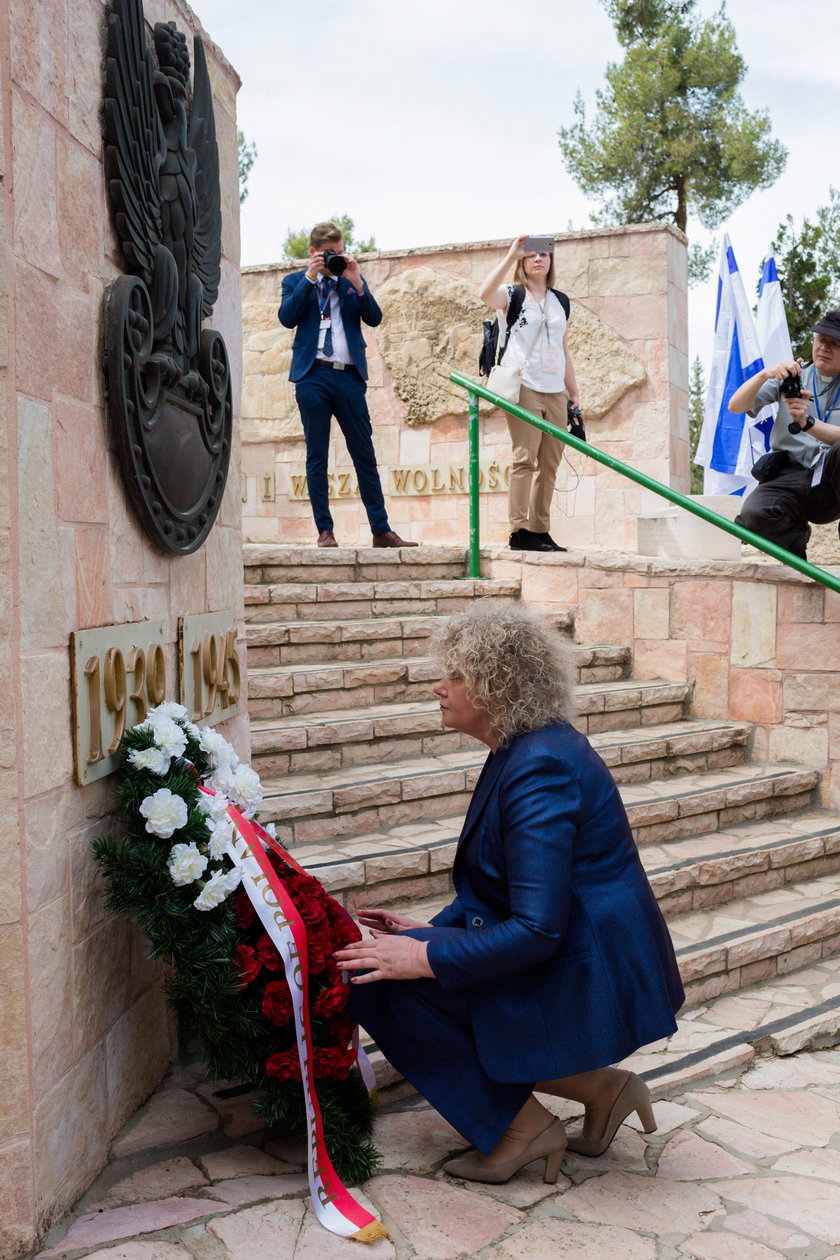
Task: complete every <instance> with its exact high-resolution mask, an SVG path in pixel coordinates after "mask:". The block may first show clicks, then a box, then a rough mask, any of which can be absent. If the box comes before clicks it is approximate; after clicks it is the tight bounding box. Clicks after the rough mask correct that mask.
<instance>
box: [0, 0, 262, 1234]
mask: <svg viewBox="0 0 840 1260" xmlns="http://www.w3.org/2000/svg"><path fill="white" fill-rule="evenodd" d="M107 12H108V8H107V6H106V4H104V3H102V2H101V0H74V2H73V3H72V4H65V3H58V0H45V2H44V3H38V4H33V3H31V0H10V3H9V4H8V5H6V6H5V16H4V19H3V20H2V22H0V91H2V109H0V175H2V190H1V191H0V239H1V240H2V242H3V244H2V249H0V449H2V458H0V606H2V617H0V789H1V790H2V803H3V808H2V820H0V856H1V857H2V868H3V878H2V881H0V976H2V979H0V985H1V986H2V991H3V995H4V1000H3V1006H2V1010H0V1047H1V1048H2V1056H0V1057H2V1062H3V1073H4V1081H3V1090H2V1096H1V1097H0V1255H2V1256H14V1255H18V1254H19V1253H20V1252H21V1251H23V1250H25V1249H26V1248H28V1247H30V1246H31V1245H32V1244H33V1242H34V1241H35V1240H36V1239H37V1237H38V1236H39V1234H40V1233H41V1232H42V1230H43V1229H44V1227H45V1226H46V1225H48V1224H49V1223H50V1221H51V1220H52V1219H54V1217H55V1216H56V1215H57V1214H60V1212H61V1211H63V1210H64V1209H66V1208H67V1207H68V1206H69V1205H70V1204H71V1203H72V1202H73V1200H74V1199H75V1198H76V1197H77V1196H78V1194H79V1193H80V1192H81V1191H82V1190H83V1189H84V1188H85V1186H86V1185H87V1184H88V1183H89V1182H90V1180H91V1179H92V1177H93V1176H95V1174H96V1173H97V1171H98V1169H99V1168H100V1166H101V1165H102V1163H103V1161H104V1159H105V1156H106V1151H107V1146H108V1142H109V1140H110V1139H111V1137H112V1136H113V1135H114V1134H115V1133H116V1132H117V1131H118V1130H119V1128H120V1126H121V1125H122V1124H123V1123H124V1122H125V1120H126V1118H127V1117H128V1116H129V1115H130V1114H131V1112H132V1111H133V1109H134V1108H136V1107H137V1106H138V1104H139V1103H140V1102H141V1101H142V1100H143V1099H144V1098H145V1097H146V1096H147V1095H148V1094H149V1093H150V1092H151V1090H152V1089H153V1088H154V1087H155V1085H156V1084H157V1082H158V1080H159V1079H160V1076H161V1074H162V1071H163V1070H164V1068H165V1066H166V1065H167V1063H168V1061H169V1059H170V1057H171V1054H172V1051H173V1030H172V1026H171V1021H170V1017H169V1015H168V1013H167V1009H166V1005H165V1001H164V998H163V994H162V989H161V968H160V966H159V965H157V964H155V963H153V962H151V961H150V960H149V958H148V954H147V948H146V944H145V940H144V938H143V936H142V934H141V933H140V932H139V931H137V930H135V929H133V928H131V927H130V926H129V925H128V924H127V923H126V922H125V921H123V920H122V919H118V918H116V917H114V916H113V915H111V914H109V913H107V912H106V910H105V908H104V905H103V895H102V886H101V883H100V880H99V877H98V874H97V871H96V868H95V866H94V863H93V860H92V857H91V841H92V839H93V838H94V837H95V836H96V835H98V834H101V833H103V832H106V831H108V830H110V829H111V828H112V826H113V821H112V819H111V818H110V817H109V815H110V813H111V810H112V808H113V799H114V798H113V790H114V780H113V777H110V778H105V779H102V780H100V781H98V782H95V783H91V784H90V785H89V786H88V787H84V788H82V787H79V786H77V784H76V782H75V779H74V767H73V747H72V738H71V731H72V721H71V691H70V655H69V638H70V635H71V633H72V632H74V631H78V630H82V629H85V628H88V627H93V626H100V625H114V624H119V623H124V622H132V621H139V620H145V619H161V620H162V621H163V623H164V651H165V655H166V665H167V673H168V676H169V678H170V679H171V684H170V698H177V685H176V677H177V662H176V659H175V642H176V635H177V625H178V618H179V617H182V616H185V615H188V614H194V613H204V612H208V611H211V610H216V609H232V610H234V614H235V617H241V603H242V569H241V562H240V481H239V452H238V445H237V447H236V449H235V450H234V453H233V459H232V461H231V471H230V476H229V481H228V489H227V493H226V495H225V500H224V503H223V506H222V510H221V513H220V515H219V517H218V520H217V523H216V525H215V526H214V528H213V531H212V533H211V535H210V537H209V539H208V541H207V543H206V545H205V546H204V547H203V548H202V549H201V550H200V551H199V552H197V553H196V554H195V555H192V556H189V557H187V558H174V557H166V556H164V555H162V554H161V553H159V552H157V551H155V550H153V548H152V546H151V544H150V543H149V542H148V541H147V539H146V537H145V535H144V534H143V533H142V532H141V530H140V528H139V527H138V526H137V524H136V523H135V519H134V516H133V514H132V512H131V510H130V507H129V505H128V503H127V500H126V495H125V491H124V489H123V485H122V482H121V480H120V478H119V474H118V472H117V469H116V465H115V461H114V456H113V452H112V451H110V450H109V443H108V437H107V427H106V419H105V410H104V400H103V376H102V371H101V353H102V349H101V347H102V342H101V336H102V313H103V299H104V295H105V293H106V291H107V288H108V286H109V284H110V283H111V282H112V281H113V280H114V278H115V277H116V276H117V275H118V274H119V273H120V272H121V271H123V270H124V262H123V260H122V258H121V257H120V256H119V254H118V251H117V247H116V244H115V239H114V236H113V233H112V228H111V224H110V220H109V212H108V207H107V203H106V188H105V178H104V173H103V166H102V150H103V138H102V131H101V108H102V84H103V78H102V76H103V47H104V43H105V23H106V21H107ZM146 19H147V21H148V22H149V23H152V22H155V21H167V20H172V21H175V22H176V23H177V25H178V27H179V28H180V29H181V30H182V31H184V33H185V34H186V35H187V37H188V38H189V39H190V41H191V37H192V34H193V32H197V31H199V30H200V27H199V25H198V22H197V20H196V18H195V16H194V15H193V14H192V12H191V11H190V10H189V9H188V8H187V6H186V5H185V4H182V3H180V2H179V0H147V4H146ZM206 47H207V52H208V59H209V61H210V71H211V75H212V81H213V84H214V89H215V94H216V106H215V110H216V126H217V130H218V138H219V148H220V154H221V168H222V173H221V177H222V188H223V214H224V227H223V242H222V248H223V262H222V286H221V293H220V297H219V301H218V303H217V306H216V309H215V312H214V323H215V326H216V327H218V328H220V329H221V331H222V332H223V334H224V336H225V338H226V340H227V344H228V348H229V351H230V354H231V358H232V360H233V361H234V363H235V365H236V369H237V370H236V380H237V382H238V379H239V371H238V362H239V356H240V346H241V328H240V319H239V310H240V294H239V273H238V260H239V239H238V180H237V160H236V120H235V94H236V91H237V88H238V80H237V78H236V75H235V73H234V71H233V70H232V68H231V67H230V66H229V65H228V64H227V63H226V62H225V61H224V59H223V58H222V57H221V55H220V54H219V52H218V50H217V49H215V48H214V47H213V45H212V44H209V42H207V43H206ZM237 401H238V400H237ZM231 728H232V729H231ZM226 733H227V734H228V735H229V736H230V737H232V738H234V739H235V740H236V743H237V745H238V747H239V750H240V752H241V754H242V755H244V756H247V753H248V748H247V726H246V721H245V719H244V717H242V718H237V719H235V720H234V722H233V723H231V724H229V725H228V729H227V732H226Z"/></svg>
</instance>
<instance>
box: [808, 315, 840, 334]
mask: <svg viewBox="0 0 840 1260" xmlns="http://www.w3.org/2000/svg"><path fill="white" fill-rule="evenodd" d="M811 332H815V333H822V334H823V336H824V337H833V338H834V339H835V341H840V311H826V313H825V315H823V317H822V319H821V320H818V321H817V323H816V324H814V327H813V328H812V329H811Z"/></svg>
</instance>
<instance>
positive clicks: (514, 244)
mask: <svg viewBox="0 0 840 1260" xmlns="http://www.w3.org/2000/svg"><path fill="white" fill-rule="evenodd" d="M527 239H528V233H527V232H523V233H522V235H521V236H517V237H516V239H515V240H513V241H511V243H510V249H509V250H508V258H510V259H514V258H524V257H525V242H526V240H527Z"/></svg>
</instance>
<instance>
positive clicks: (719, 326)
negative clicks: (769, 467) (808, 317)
mask: <svg viewBox="0 0 840 1260" xmlns="http://www.w3.org/2000/svg"><path fill="white" fill-rule="evenodd" d="M763 367H764V359H763V357H762V354H761V350H760V348H759V342H758V334H757V332H756V327H755V321H754V319H753V314H752V311H751V310H750V306H749V302H748V301H747V295H746V291H745V289H744V282H743V280H742V278H741V273H740V271H739V270H738V264H737V262H736V261H735V254H734V251H733V249H732V242H731V241H730V239H729V236H728V235H725V236H724V238H723V245H722V247H721V252H720V261H719V263H718V285H717V309H716V311H715V346H714V353H713V357H712V368H711V372H710V373H709V388H708V391H707V394H706V408H705V413H704V416H703V428H702V430H701V432H700V441H699V442H698V443H697V454H696V455H695V457H694V459H695V463H698V464H702V465H703V467H704V468H705V469H706V475H705V477H704V479H703V490H704V493H705V494H737V495H743V494H744V492H745V491H747V492H749V491H750V490H752V489H754V488H755V485H756V482H755V481H753V479H752V478H751V477H750V469H751V468H752V465H753V464H754V463H755V458H757V456H756V457H755V458H754V457H753V450H752V440H751V432H750V425H748V424H746V423H745V420H746V419H747V417H746V416H744V415H733V414H732V412H731V411H730V410H729V400H730V398H731V397H732V395H733V394H734V393H735V391H736V389H738V388H739V387H740V386H741V385H743V383H744V381H747V380H749V378H750V377H751V376H754V375H755V374H756V372H758V371H760V370H761V368H763ZM760 453H761V452H759V454H760Z"/></svg>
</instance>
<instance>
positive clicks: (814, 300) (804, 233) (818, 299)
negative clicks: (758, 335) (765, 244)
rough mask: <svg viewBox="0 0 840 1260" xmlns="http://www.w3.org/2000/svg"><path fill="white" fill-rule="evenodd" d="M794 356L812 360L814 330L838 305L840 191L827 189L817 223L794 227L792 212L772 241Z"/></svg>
mask: <svg viewBox="0 0 840 1260" xmlns="http://www.w3.org/2000/svg"><path fill="white" fill-rule="evenodd" d="M773 252H774V253H775V255H776V270H777V271H778V273H779V283H780V284H781V287H782V297H783V299H784V303H785V314H786V315H787V322H788V329H789V331H790V342H791V345H792V347H793V353H794V355H796V356H798V357H800V358H803V359H810V357H811V342H812V339H813V333H812V332H811V329H812V327H813V325H814V324H815V323H816V322H817V320H818V319H819V318H820V317H821V316H822V315H824V314H825V311H826V309H827V308H829V307H834V308H836V307H838V306H840V191H838V190H837V189H836V188H830V189H829V197H828V205H825V206H820V207H819V209H818V210H817V211H816V215H815V221H814V222H811V221H810V220H809V219H803V220H802V223H801V225H800V226H799V227H797V226H796V224H795V223H794V220H793V216H792V215H790V214H789V215H788V216H787V218H786V219H785V221H784V222H783V223H780V224H779V230H778V232H777V233H776V238H775V240H774V241H773Z"/></svg>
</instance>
